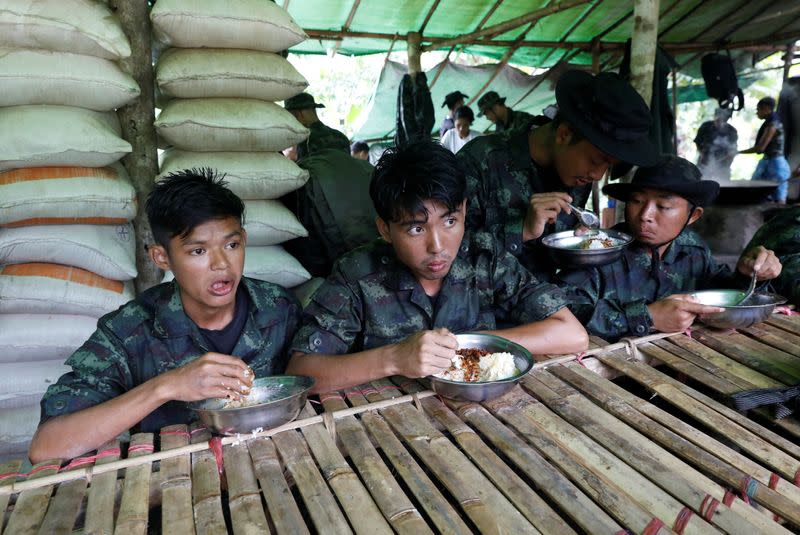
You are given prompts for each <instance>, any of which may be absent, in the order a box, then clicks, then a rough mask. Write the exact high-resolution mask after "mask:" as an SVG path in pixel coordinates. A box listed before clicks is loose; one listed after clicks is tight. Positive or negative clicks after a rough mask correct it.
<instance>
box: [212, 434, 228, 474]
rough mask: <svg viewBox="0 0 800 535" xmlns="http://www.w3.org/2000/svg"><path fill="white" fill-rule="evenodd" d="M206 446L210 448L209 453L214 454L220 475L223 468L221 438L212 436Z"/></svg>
mask: <svg viewBox="0 0 800 535" xmlns="http://www.w3.org/2000/svg"><path fill="white" fill-rule="evenodd" d="M208 448H209V449H210V450H211V453H213V454H214V460H215V461H217V470H219V473H220V475H222V472H223V470H225V467H224V465H223V460H222V438H221V437H212V438H211V439H210V440H209V441H208Z"/></svg>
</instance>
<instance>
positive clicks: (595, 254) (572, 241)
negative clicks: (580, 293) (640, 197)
mask: <svg viewBox="0 0 800 535" xmlns="http://www.w3.org/2000/svg"><path fill="white" fill-rule="evenodd" d="M602 232H604V233H605V234H607V235H608V237H609V238H612V239H614V240H615V241H617V242H619V245H617V246H615V247H608V248H606V249H581V248H580V244H581V243H583V242H584V241H586V240H587V239H588V238H591V237H592V236H595V235H596V234H597V231H589V232H587V233H586V234H583V235H581V236H576V235H575V231H574V230H565V231H564V232H556V233H554V234H549V235H547V236H545V237H544V238H542V245H544V246H545V247H547V249H548V250H549V251H550V255H551V256H552V257H553V260H555V262H556V264H557V265H558V266H559V267H573V268H583V267H594V266H602V265H605V264H608V263H610V262H613V261H614V260H616V259H617V258H619V257H620V256H622V252H623V251H624V250H625V249H626V248H627V247H628V246H629V245H630V244H631V242H632V241H633V237H632V236H629V235H628V234H625V233H624V232H620V231H618V230H610V229H604V230H603V231H602Z"/></svg>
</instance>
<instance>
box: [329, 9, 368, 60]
mask: <svg viewBox="0 0 800 535" xmlns="http://www.w3.org/2000/svg"><path fill="white" fill-rule="evenodd" d="M359 5H361V0H354V1H353V7H351V8H350V14H349V15H347V20H345V22H344V26H342V31H343V32H347V31H348V30H350V25H351V24H352V23H353V18H354V17H355V16H356V11H358V6H359ZM340 46H342V42H341V41H337V42H336V44H335V45H333V55H336V53H337V52H338V51H339V47H340Z"/></svg>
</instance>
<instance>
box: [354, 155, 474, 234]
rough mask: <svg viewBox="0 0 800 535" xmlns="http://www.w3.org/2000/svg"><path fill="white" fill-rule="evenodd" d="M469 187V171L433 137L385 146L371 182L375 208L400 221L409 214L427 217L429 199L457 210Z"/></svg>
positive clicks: (370, 192)
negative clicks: (465, 171) (399, 145)
mask: <svg viewBox="0 0 800 535" xmlns="http://www.w3.org/2000/svg"><path fill="white" fill-rule="evenodd" d="M466 191H467V179H466V175H465V174H464V170H463V169H462V168H461V165H460V164H459V163H458V161H457V160H456V157H455V155H454V154H453V153H452V152H450V151H449V150H448V149H446V148H444V147H443V146H441V145H440V144H439V143H434V142H433V141H418V142H415V143H411V144H409V145H406V146H404V147H401V148H390V149H388V150H386V152H384V153H383V156H381V158H380V160H378V163H377V165H376V166H375V170H374V171H373V173H372V180H371V181H370V184H369V195H370V197H371V198H372V204H373V205H374V206H375V211H376V212H377V213H378V216H380V218H381V219H383V220H384V221H386V222H387V223H388V222H390V221H391V222H395V223H397V222H399V221H401V219H402V218H403V216H405V215H408V214H418V213H424V214H425V216H426V217H427V215H428V211H427V210H426V209H425V206H424V203H425V202H427V201H434V202H437V203H440V204H442V205H444V206H446V207H447V209H448V210H449V211H452V212H455V211H456V210H458V208H459V206H460V205H461V203H462V202H464V199H466Z"/></svg>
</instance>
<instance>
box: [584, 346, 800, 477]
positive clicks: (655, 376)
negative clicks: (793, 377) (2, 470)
mask: <svg viewBox="0 0 800 535" xmlns="http://www.w3.org/2000/svg"><path fill="white" fill-rule="evenodd" d="M600 360H602V361H603V362H604V363H606V364H609V365H610V366H613V367H614V368H617V369H618V370H620V371H622V372H623V373H625V375H627V376H628V377H630V378H631V379H634V380H636V381H637V382H640V383H641V384H643V385H645V386H647V387H648V388H650V389H652V390H653V391H655V392H657V393H658V394H659V395H660V396H662V398H663V399H664V400H666V401H668V402H669V403H670V404H671V405H673V406H675V407H677V408H679V409H680V410H682V411H684V412H686V413H688V414H691V415H692V417H693V418H695V419H697V420H699V421H701V422H703V424H705V425H707V426H708V427H710V428H712V429H714V430H715V431H716V432H718V433H720V434H721V435H722V436H724V437H726V438H727V439H728V440H731V441H732V442H734V443H736V444H737V445H738V446H739V447H741V448H742V449H744V450H745V451H747V452H748V453H749V454H750V455H752V456H753V457H754V458H755V459H757V460H759V461H760V462H763V463H765V464H766V465H768V466H770V467H772V468H773V469H774V470H775V471H776V472H778V473H779V474H781V475H782V476H783V477H784V478H786V479H789V480H794V478H795V475H796V474H797V471H798V470H799V469H800V461H798V460H797V459H794V458H793V457H791V456H790V455H789V454H787V453H786V452H784V451H782V450H781V449H779V448H778V447H776V446H774V445H772V444H770V443H769V442H767V441H766V440H764V439H763V438H762V437H763V436H764V435H761V436H759V435H757V434H756V433H754V432H752V431H750V430H748V429H746V427H745V426H748V424H747V423H746V422H747V421H748V420H747V418H742V417H741V415H739V414H738V413H736V412H735V411H731V412H733V414H734V415H735V418H736V419H735V420H731V419H729V418H728V417H726V416H724V415H723V414H722V413H720V412H717V411H716V410H714V409H712V408H710V407H709V406H707V405H705V404H704V403H702V402H700V401H698V400H697V399H695V398H694V397H693V396H691V395H688V394H687V393H686V392H687V391H688V390H690V389H689V387H686V386H685V385H682V384H681V383H678V382H677V381H675V383H676V384H672V382H671V381H669V377H667V376H665V375H663V374H661V373H659V372H657V371H656V370H653V369H651V368H646V367H645V366H641V365H639V364H636V363H631V362H627V361H626V360H625V359H624V358H622V357H612V356H605V355H604V356H601V357H600ZM678 385H680V386H678ZM752 426H756V427H758V428H761V429H763V431H764V432H765V433H768V432H769V431H768V430H767V429H764V428H762V427H761V426H758V425H757V424H755V423H752Z"/></svg>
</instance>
